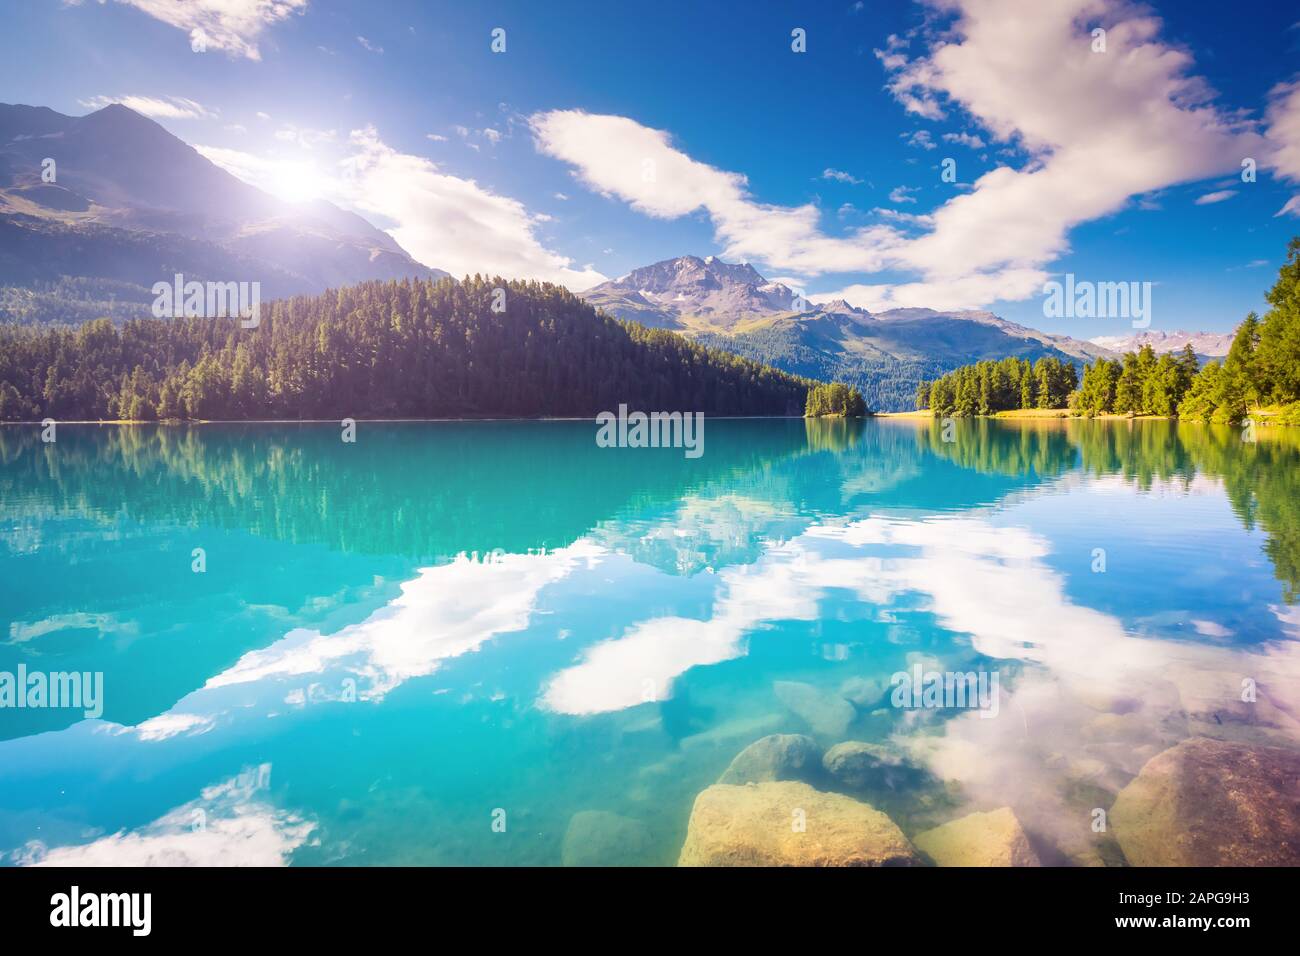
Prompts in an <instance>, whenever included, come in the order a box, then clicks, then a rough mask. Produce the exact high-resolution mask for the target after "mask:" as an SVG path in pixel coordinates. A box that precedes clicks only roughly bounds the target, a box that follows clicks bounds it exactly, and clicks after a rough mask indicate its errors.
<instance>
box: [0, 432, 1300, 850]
mask: <svg viewBox="0 0 1300 956" xmlns="http://www.w3.org/2000/svg"><path fill="white" fill-rule="evenodd" d="M339 432H340V430H339V428H338V427H337V426H334V425H208V426H198V427H189V428H184V427H97V426H75V425H61V426H59V429H58V440H57V442H56V443H54V444H43V443H42V442H41V440H40V432H39V429H38V428H36V427H6V428H3V429H0V531H2V534H3V546H2V547H0V582H2V583H0V671H7V672H11V673H16V672H17V670H18V668H19V666H20V665H22V666H25V668H26V669H27V670H28V671H29V672H31V671H43V672H52V671H74V670H75V671H79V672H92V673H94V672H99V673H102V675H103V703H102V715H101V716H100V717H98V718H97V719H87V718H85V717H84V716H83V712H82V711H80V710H71V709H50V708H44V709H32V708H27V709H13V708H9V709H3V710H0V853H2V854H3V861H4V862H5V863H10V864H12V863H18V864H24V863H35V862H41V861H46V862H50V863H123V864H126V863H140V862H167V863H252V864H269V865H278V864H295V865H319V864H493V865H496V864H501V865H511V864H541V865H552V864H560V863H561V862H562V861H564V860H565V858H566V848H565V837H566V832H567V831H569V829H570V826H571V823H572V824H573V825H575V826H578V830H576V831H575V834H574V835H571V837H570V847H569V850H568V853H569V855H570V858H571V859H572V858H577V857H581V858H582V859H586V860H594V861H595V862H608V863H623V864H645V863H649V864H669V863H673V862H674V861H675V860H676V858H677V854H678V851H679V849H680V848H681V845H682V841H683V838H684V835H685V831H686V824H687V820H688V817H689V814H690V810H691V805H692V802H693V800H694V798H695V796H696V794H698V793H699V792H700V791H701V790H703V789H704V788H705V787H707V786H709V785H710V784H711V783H713V782H715V781H716V780H717V778H718V776H719V775H720V774H721V773H722V771H723V770H724V768H726V767H727V765H728V764H729V762H730V761H731V760H732V758H733V757H734V756H735V755H736V754H737V753H738V752H739V751H740V750H742V749H743V748H744V747H745V746H746V745H748V744H750V743H752V742H753V741H754V740H756V739H758V738H760V737H763V736H765V735H767V734H773V733H805V734H809V735H811V736H813V737H815V738H816V739H817V741H818V743H819V744H820V745H822V746H829V745H831V744H834V743H836V742H838V741H844V740H859V741H867V742H885V741H889V742H891V744H892V745H893V746H896V747H898V748H900V749H902V750H904V751H905V752H906V753H907V754H908V755H909V760H910V761H911V765H912V767H913V768H914V769H915V771H916V772H914V773H911V774H909V775H907V776H906V777H905V778H904V779H903V780H902V782H901V783H899V782H895V783H894V784H892V785H891V786H890V787H889V788H888V789H887V791H884V792H881V793H877V794H875V795H873V796H872V797H871V802H872V803H873V804H875V805H876V806H878V807H879V808H880V809H883V810H885V811H886V812H887V813H889V815H890V816H891V817H892V818H893V819H894V820H895V821H896V822H897V823H898V824H899V825H900V826H901V827H902V828H903V830H904V831H905V832H906V833H908V834H909V835H912V834H914V833H916V832H917V831H918V830H921V829H924V828H927V827H930V826H934V825H936V824H937V823H941V822H944V821H946V820H949V819H952V818H954V817H956V816H959V815H961V814H963V813H966V812H970V811H971V810H975V809H988V808H996V807H1001V806H1010V807H1012V808H1014V810H1015V812H1016V814H1017V815H1018V816H1019V818H1020V820H1021V821H1022V823H1023V824H1024V826H1025V827H1026V829H1027V830H1028V831H1029V832H1030V835H1031V837H1032V838H1033V840H1034V843H1035V845H1036V847H1037V848H1038V849H1039V852H1040V854H1041V855H1042V856H1043V858H1044V861H1045V862H1057V863H1065V862H1071V863H1080V864H1089V863H1092V864H1095V863H1117V862H1122V857H1121V856H1120V855H1119V854H1118V848H1117V847H1116V845H1115V844H1114V843H1113V842H1112V841H1111V840H1110V839H1108V838H1107V837H1106V836H1105V835H1099V834H1097V833H1094V832H1092V829H1091V827H1090V825H1089V824H1090V822H1091V816H1090V813H1091V811H1092V809H1093V808H1096V807H1108V806H1110V804H1111V802H1112V801H1113V800H1114V795H1115V793H1116V792H1117V791H1118V789H1120V788H1121V787H1123V786H1124V785H1125V784H1126V783H1127V782H1128V781H1129V780H1131V779H1132V777H1133V775H1134V774H1136V773H1137V772H1138V770H1139V769H1140V768H1141V766H1142V764H1143V763H1144V762H1145V761H1146V760H1147V759H1149V758H1150V757H1151V756H1152V755H1154V754H1156V753H1158V752H1160V751H1161V750H1164V749H1166V748H1168V747H1170V746H1172V745H1173V744H1175V743H1177V742H1178V741H1180V740H1182V739H1185V738H1187V737H1190V736H1195V735H1198V734H1209V735H1211V736H1217V737H1223V738H1228V739H1240V740H1268V741H1270V742H1272V743H1275V744H1276V743H1285V744H1286V745H1289V746H1300V743H1297V739H1298V738H1297V735H1296V727H1297V722H1296V714H1297V712H1298V711H1300V607H1297V605H1296V604H1294V603H1292V602H1293V601H1294V600H1295V598H1296V596H1297V588H1300V436H1297V435H1296V433H1295V432H1294V431H1285V430H1273V431H1268V430H1262V431H1261V432H1260V433H1259V434H1258V441H1256V442H1254V443H1248V442H1243V441H1242V440H1241V435H1240V433H1239V432H1238V431H1235V430H1232V429H1228V428H1208V427H1202V426H1196V425H1177V424H1173V423H1168V422H1137V423H1124V422H1118V423H1113V422H1093V423H1089V422H1071V423H1065V422H1026V423H1019V424H1017V423H994V422H986V421H985V422H971V421H967V422H960V423H959V424H958V428H957V433H956V435H955V436H954V437H955V439H956V440H955V441H951V442H945V441H944V440H943V435H942V434H941V430H940V428H939V426H938V425H937V424H936V423H931V422H917V421H908V420H881V421H868V422H866V423H863V424H856V425H855V424H847V423H842V422H839V423H828V422H811V423H805V422H803V421H800V420H793V421H792V420H761V421H718V420H710V421H709V422H708V423H707V425H706V442H705V451H704V454H703V456H702V457H700V458H698V459H687V458H686V457H685V456H684V455H683V454H682V452H681V450H671V449H602V448H598V447H596V445H595V442H594V434H595V425H594V424H593V423H591V422H519V423H507V422H487V423H418V424H417V423H405V424H368V423H364V422H363V423H361V424H360V426H359V428H358V433H357V441H356V443H355V444H345V443H343V442H342V441H340V434H339ZM195 549H202V553H201V559H202V561H203V562H205V570H203V571H202V573H197V572H196V571H195V570H193V568H194V565H195V562H196V561H197V560H199V559H197V558H196V557H195ZM918 667H919V668H920V669H921V672H922V673H928V672H932V671H961V672H977V673H983V674H995V675H996V676H997V678H998V685H999V689H998V694H997V700H996V714H994V713H992V712H991V711H989V710H985V711H984V712H981V711H980V710H979V709H972V708H970V707H966V708H962V707H951V706H945V707H938V708H924V707H922V708H912V707H898V706H894V705H893V704H892V703H891V700H890V689H891V677H892V675H895V674H896V673H898V672H908V673H915V672H916V668H918ZM1247 678H1248V679H1250V680H1253V681H1255V682H1256V684H1257V686H1258V688H1259V691H1258V693H1259V703H1258V704H1257V705H1253V706H1246V705H1243V704H1242V703H1241V701H1240V696H1241V687H1242V681H1243V679H1247ZM590 810H596V811H607V812H608V813H612V814H617V815H619V816H621V817H624V818H626V819H627V820H630V821H633V824H626V823H623V824H621V826H622V828H621V829H619V830H618V831H617V833H615V834H608V833H604V832H602V828H601V824H600V820H602V819H608V818H595V817H592V815H590V814H588V815H586V816H585V817H580V818H579V821H576V822H575V821H574V817H575V814H581V813H582V811H590ZM593 820H594V821H595V823H594V824H593V822H592V821H593ZM584 826H585V827H586V828H587V829H583V827H584ZM628 834H631V835H632V836H633V837H635V838H629V837H628ZM575 853H576V856H575Z"/></svg>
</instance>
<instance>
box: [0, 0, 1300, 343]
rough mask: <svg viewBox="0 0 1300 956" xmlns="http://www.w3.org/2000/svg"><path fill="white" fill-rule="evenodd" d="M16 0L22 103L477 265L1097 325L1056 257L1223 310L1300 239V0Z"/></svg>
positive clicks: (1208, 325)
mask: <svg viewBox="0 0 1300 956" xmlns="http://www.w3.org/2000/svg"><path fill="white" fill-rule="evenodd" d="M1049 6H1050V7H1052V8H1053V10H1054V11H1055V12H1043V11H1044V10H1045V8H1047V7H1049ZM5 7H6V12H5V19H6V22H7V23H8V24H9V29H7V30H6V31H5V32H4V34H3V36H0V50H2V52H3V56H0V83H2V84H3V86H2V89H3V93H2V94H0V99H4V100H6V101H9V102H19V103H29V104H35V105H45V106H50V107H52V108H54V109H56V110H59V111H61V112H65V113H70V114H77V115H79V114H83V113H86V112H88V111H90V109H92V108H94V107H96V106H97V105H101V104H103V103H105V102H108V101H113V100H121V101H125V102H126V103H127V104H128V105H133V106H135V107H136V108H139V109H141V111H143V112H147V113H149V114H150V115H153V117H154V118H155V119H157V120H158V121H159V122H160V123H162V124H163V125H164V126H165V127H166V128H167V129H169V130H170V131H171V132H173V133H175V134H176V135H177V136H179V137H181V138H182V139H184V140H185V141H186V142H189V143H191V144H194V145H195V146H196V147H199V148H200V149H201V151H203V152H204V153H205V155H208V156H209V158H212V159H213V160H214V161H217V162H219V163H221V164H222V165H224V166H226V168H228V169H230V170H231V171H232V172H235V173H236V174H238V175H241V176H242V177H243V178H245V179H248V180H249V181H252V182H254V183H256V184H257V185H261V186H263V187H264V188H268V189H269V190H271V191H274V192H277V193H279V194H280V195H283V196H285V197H286V198H305V197H308V196H314V195H321V196H324V197H326V198H329V199H332V200H333V201H336V202H339V203H340V204H343V205H348V206H350V207H351V208H354V209H356V210H357V211H359V212H361V213H362V214H363V215H365V216H367V218H369V219H370V220H371V221H372V222H375V224H376V225H379V226H380V227H381V228H385V229H389V230H391V231H392V232H393V234H394V235H395V236H396V237H397V238H398V240H399V241H400V242H402V243H403V245H405V246H406V248H407V249H408V251H410V252H411V253H412V254H414V255H415V256H416V257H417V258H419V259H421V260H422V261H424V262H426V263H427V264H429V265H432V266H437V267H440V268H446V269H448V270H449V271H452V272H453V273H456V274H460V273H463V272H465V271H476V270H478V269H482V270H483V271H493V272H502V273H504V274H512V275H532V276H536V277H538V278H545V279H551V280H555V281H562V282H565V283H566V284H568V285H570V286H571V287H574V288H581V287H584V286H587V285H590V284H592V283H593V282H595V281H598V280H599V279H600V278H601V277H611V278H612V277H616V276H619V275H622V274H624V273H626V272H627V271H629V270H630V269H632V268H635V267H636V266H639V265H645V264H648V263H650V262H653V261H656V260H659V259H663V258H668V257H670V256H675V255H681V254H685V253H695V254H698V255H708V254H718V255H723V256H724V257H725V258H728V259H747V260H749V261H752V262H753V263H754V264H755V265H756V267H757V268H758V269H759V270H760V271H761V272H763V273H764V274H765V275H767V276H769V277H780V278H782V280H783V281H786V282H787V283H788V284H792V285H797V286H798V287H800V288H802V289H804V290H806V292H807V293H808V294H809V295H810V296H813V297H814V298H815V297H817V296H819V295H821V296H826V295H833V294H834V295H841V294H842V295H845V296H846V297H848V298H849V299H850V301H853V302H854V303H855V304H858V305H863V306H866V307H869V308H872V309H880V308H887V307H890V306H900V305H901V306H920V305H931V306H934V307H937V308H957V307H986V308H990V309H992V310H993V311H996V312H998V313H999V314H1001V315H1004V316H1006V317H1008V318H1011V319H1013V320H1015V321H1019V322H1023V323H1024V324H1026V325H1032V326H1035V327H1038V328H1044V329H1047V330H1049V331H1061V332H1066V333H1069V334H1072V335H1076V336H1080V337H1092V336H1096V335H1114V334H1124V333H1125V332H1127V331H1129V323H1128V322H1127V321H1126V320H1124V319H1074V320H1070V319H1049V318H1045V317H1044V314H1043V296H1042V293H1041V286H1042V283H1043V281H1044V280H1045V279H1047V278H1052V277H1057V276H1059V275H1060V274H1063V273H1066V272H1072V273H1074V274H1075V276H1076V278H1078V279H1081V280H1092V281H1098V282H1101V281H1146V282H1152V283H1153V284H1154V285H1153V288H1154V291H1153V293H1152V294H1153V302H1152V315H1153V322H1152V327H1153V328H1163V329H1174V328H1183V329H1210V330H1226V329H1229V328H1231V327H1232V326H1234V325H1235V324H1236V323H1237V322H1238V321H1240V319H1241V317H1242V316H1243V315H1244V314H1245V313H1246V312H1247V311H1249V310H1251V309H1261V310H1262V308H1263V307H1264V303H1263V292H1264V290H1265V289H1266V288H1267V287H1268V286H1269V285H1271V284H1272V281H1273V279H1274V277H1275V274H1276V269H1277V266H1278V265H1280V263H1281V261H1282V259H1283V257H1284V255H1285V249H1286V244H1287V241H1288V240H1289V239H1290V237H1291V236H1292V235H1295V234H1297V233H1300V202H1295V203H1293V204H1292V206H1291V208H1290V211H1289V212H1286V213H1282V214H1279V213H1280V211H1281V210H1283V209H1284V207H1286V206H1287V204H1288V203H1289V202H1291V201H1292V199H1293V197H1295V196H1297V195H1300V86H1298V85H1296V83H1295V81H1296V79H1297V72H1296V71H1297V69H1298V68H1300V25H1297V21H1300V10H1298V9H1297V8H1296V7H1295V6H1294V4H1291V3H1275V4H1253V5H1251V7H1250V13H1249V16H1243V15H1242V11H1241V9H1240V8H1237V7H1234V6H1232V5H1224V4H1221V3H1211V2H1201V0H1179V2H1177V3H1173V2H1161V3H1158V4H1156V5H1155V6H1154V7H1151V6H1145V7H1144V6H1135V5H1132V4H1128V3H1122V2H1119V0H1062V2H1060V3H1059V4H1057V3H1054V4H1050V5H1049V4H1038V5H1031V6H1030V9H1035V10H1037V11H1039V12H1036V13H1035V14H1034V15H1033V16H1032V17H1028V18H1026V17H1025V16H1024V14H1023V11H1024V10H1025V9H1026V6H1025V4H1023V3H1019V4H1016V3H1014V2H1011V0H933V2H929V3H920V2H910V0H864V2H863V3H861V4H857V3H854V2H852V0H844V2H828V3H817V4H808V3H761V2H750V3H744V4H728V3H704V4H701V3H656V4H652V5H646V4H621V3H606V4H590V3H588V4H578V3H555V2H550V3H545V4H541V3H487V2H476V3H473V4H463V3H430V2H391V0H390V2H384V3H360V2H356V3H353V2H348V3H344V2H336V0H274V2H272V0H194V2H192V3H190V4H188V5H183V4H175V3H170V2H166V0H108V2H104V3H100V2H96V0H82V2H79V3H60V2H55V0H51V2H46V3H40V4H36V3H14V2H12V0H5ZM1097 26H1100V27H1103V28H1105V29H1106V31H1107V34H1106V40H1107V48H1106V50H1105V51H1095V50H1093V49H1092V48H1091V47H1092V45H1093V44H1094V40H1093V39H1092V37H1091V30H1092V29H1093V28H1094V27H1097ZM498 27H499V28H503V29H504V30H505V31H506V33H505V43H506V49H505V52H504V53H493V52H492V50H491V48H490V44H491V41H492V37H491V31H492V30H493V29H494V28H498ZM796 27H798V28H802V29H803V30H805V31H806V36H807V52H806V53H795V52H793V51H792V49H791V42H792V41H791V30H792V29H794V28H796ZM196 30H197V31H201V32H200V33H197V34H196V33H195V31H196ZM194 36H199V37H200V38H201V39H202V40H203V44H202V45H205V46H206V49H205V50H204V52H201V53H198V52H195V51H194V50H193V49H192V38H193V37H194ZM1246 156H1250V157H1252V158H1254V159H1255V160H1256V161H1257V163H1258V165H1259V172H1258V178H1257V181H1256V182H1253V183H1243V182H1242V181H1241V176H1240V169H1239V163H1240V160H1241V158H1242V157H1246ZM945 159H951V160H954V161H955V164H956V165H955V172H956V179H957V182H955V183H945V182H943V181H942V180H941V176H940V172H941V164H942V163H943V160H945ZM1198 200H1199V202H1198ZM1208 200H1217V201H1208ZM478 263H482V265H481V266H479V265H477V264H478Z"/></svg>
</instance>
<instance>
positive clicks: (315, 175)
mask: <svg viewBox="0 0 1300 956" xmlns="http://www.w3.org/2000/svg"><path fill="white" fill-rule="evenodd" d="M289 129H293V130H294V131H295V135H294V136H283V137H279V138H280V139H282V140H283V141H285V142H290V141H292V142H293V143H294V144H295V145H297V146H298V147H299V148H298V150H297V153H296V155H295V154H283V153H277V154H273V155H256V154H253V153H248V152H244V151H241V150H234V149H227V148H224V147H215V146H196V147H195V148H196V149H197V150H198V151H199V152H200V153H201V154H202V155H204V156H206V157H207V158H208V159H210V160H212V161H213V162H214V163H216V164H217V165H218V166H221V167H222V168H223V169H225V170H227V171H228V172H230V173H231V174H232V175H234V176H237V177H238V178H240V179H242V180H244V181H245V182H248V183H251V184H252V185H254V186H257V187H259V188H261V189H265V190H266V191H267V192H270V193H272V194H273V195H277V196H280V197H281V198H283V199H289V200H291V201H296V200H301V199H308V198H317V197H319V198H323V199H328V200H330V201H331V202H334V203H336V204H338V205H340V206H344V207H347V208H350V209H354V210H356V211H357V212H359V213H361V214H362V215H363V216H367V217H370V218H372V219H373V220H375V221H377V222H379V223H380V224H381V225H384V224H392V225H391V226H389V227H388V228H387V231H388V233H389V234H390V235H391V236H392V237H393V238H394V239H396V240H397V241H398V242H399V243H400V244H401V245H402V247H403V248H404V249H406V250H407V251H408V252H409V253H410V254H411V255H412V256H414V257H415V258H416V259H417V260H419V261H420V262H423V263H425V264H426V265H430V266H435V267H437V268H439V269H445V270H447V271H448V272H450V273H451V274H452V275H455V276H462V275H472V274H474V273H486V274H488V275H500V276H503V277H505V278H509V279H515V278H518V279H539V280H542V281H546V282H555V283H559V284H561V285H564V286H566V287H567V288H569V289H571V290H573V291H581V290H583V289H588V288H590V287H591V286H594V285H597V284H599V283H601V282H604V281H605V276H604V275H603V274H601V273H600V272H597V271H596V270H595V269H593V268H592V267H591V266H582V267H577V266H576V265H575V264H574V263H573V262H572V260H570V259H569V258H567V257H565V256H562V255H560V254H559V253H556V252H553V251H551V250H550V249H547V248H546V247H545V246H544V245H543V244H542V242H541V240H540V239H539V238H538V236H537V229H538V228H539V227H540V226H542V225H543V224H544V223H545V221H546V218H547V217H545V216H543V215H541V214H537V213H530V212H529V211H528V209H527V208H526V207H525V206H524V205H523V203H521V202H519V201H518V200H515V199H511V198H510V197H508V196H501V195H498V194H496V193H494V192H492V191H491V190H489V189H487V188H485V187H483V186H481V185H479V184H478V183H477V182H475V181H474V180H472V179H463V178H460V177H458V176H453V175H450V174H448V173H444V172H443V171H442V170H441V169H440V168H439V167H438V166H437V165H435V164H434V163H433V162H431V161H429V160H428V159H425V158H424V157H421V156H414V155H411V154H407V153H401V152H398V151H397V150H395V149H393V148H391V147H390V146H388V145H387V144H386V143H384V142H383V141H382V140H381V139H380V138H379V135H378V133H377V132H376V131H375V130H374V129H373V128H372V127H367V128H365V129H361V130H354V131H353V132H352V134H351V136H350V138H349V139H348V141H347V142H346V143H341V144H339V145H338V146H337V147H336V148H335V149H334V150H333V151H332V152H333V155H334V159H333V160H332V161H330V160H327V159H326V158H325V157H324V156H323V155H321V153H323V152H330V151H329V150H322V149H316V150H311V151H308V150H306V149H303V147H304V146H306V145H307V143H305V142H303V141H302V140H303V136H302V134H303V133H304V132H306V131H302V130H297V128H296V127H290V128H289ZM282 132H283V131H282ZM277 135H278V134H277ZM307 139H308V141H309V142H310V143H311V144H312V145H317V146H319V145H320V144H322V143H325V144H328V143H329V137H328V136H315V137H310V136H309V137H307Z"/></svg>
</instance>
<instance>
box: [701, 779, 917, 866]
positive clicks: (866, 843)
mask: <svg viewBox="0 0 1300 956" xmlns="http://www.w3.org/2000/svg"><path fill="white" fill-rule="evenodd" d="M918 863H920V857H918V856H917V853H916V850H915V849H913V847H912V845H911V844H910V843H908V842H907V838H906V837H905V836H903V831H901V830H900V829H898V827H897V826H895V825H894V821H892V820H890V819H889V817H887V816H885V815H884V814H883V813H881V812H880V811H879V810H876V809H874V808H872V807H870V806H868V805H867V804H865V803H859V802H858V801H857V800H853V799H851V798H850V797H846V796H843V795H842V794H838V793H822V792H821V791H818V790H814V789H813V788H812V787H810V786H808V785H807V784H806V783H799V782H797V781H790V780H787V781H776V782H771V783H758V784H749V785H747V786H743V787H733V786H728V785H727V784H715V785H714V786H712V787H709V788H708V789H707V790H705V791H704V792H703V793H701V794H700V795H699V796H698V797H696V798H695V807H694V809H692V810H691V820H690V824H689V825H688V827H687V830H686V843H685V844H684V845H683V846H682V853H681V857H680V858H679V859H678V865H679V866H911V865H915V864H918Z"/></svg>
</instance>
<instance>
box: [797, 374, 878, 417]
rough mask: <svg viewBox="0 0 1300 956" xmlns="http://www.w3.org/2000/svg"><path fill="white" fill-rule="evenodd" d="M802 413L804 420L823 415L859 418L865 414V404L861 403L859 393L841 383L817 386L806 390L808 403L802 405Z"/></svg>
mask: <svg viewBox="0 0 1300 956" xmlns="http://www.w3.org/2000/svg"><path fill="white" fill-rule="evenodd" d="M803 413H804V417H806V418H818V417H820V416H823V415H838V416H841V417H843V418H861V417H863V416H864V415H866V414H867V403H866V402H865V401H863V399H862V393H861V392H859V391H858V390H857V389H856V388H853V387H851V386H849V385H845V384H844V383H843V382H835V383H833V384H830V385H820V384H819V385H814V386H813V387H812V388H810V389H808V401H807V402H806V403H805V404H804V412H803Z"/></svg>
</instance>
